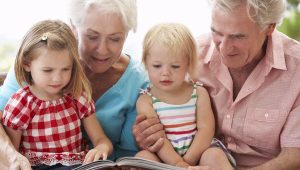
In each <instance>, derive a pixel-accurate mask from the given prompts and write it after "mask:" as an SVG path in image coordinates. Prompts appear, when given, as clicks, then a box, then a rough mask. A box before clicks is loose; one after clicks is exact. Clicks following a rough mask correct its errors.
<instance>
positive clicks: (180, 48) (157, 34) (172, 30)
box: [142, 23, 198, 79]
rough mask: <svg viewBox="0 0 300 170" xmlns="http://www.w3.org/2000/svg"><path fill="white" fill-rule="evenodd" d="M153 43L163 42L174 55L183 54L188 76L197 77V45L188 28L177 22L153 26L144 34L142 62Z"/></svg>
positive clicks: (144, 60) (144, 61)
mask: <svg viewBox="0 0 300 170" xmlns="http://www.w3.org/2000/svg"><path fill="white" fill-rule="evenodd" d="M154 44H163V45H165V46H166V47H167V48H169V51H170V52H172V53H173V54H174V55H184V56H185V57H186V58H187V59H188V67H189V70H188V73H189V76H190V78H192V79H197V78H198V77H197V63H198V62H197V61H198V60H197V55H198V50H197V45H196V41H195V39H194V37H193V35H192V33H191V32H190V30H189V29H188V28H187V27H186V26H185V25H183V24H179V23H162V24H158V25H155V26H153V27H152V28H151V29H150V30H149V31H148V32H147V34H146V36H145V38H144V42H143V53H142V62H143V63H144V65H146V58H147V56H148V55H149V52H150V49H151V47H152V46H153V45H154Z"/></svg>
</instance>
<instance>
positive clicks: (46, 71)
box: [43, 70, 52, 73]
mask: <svg viewBox="0 0 300 170" xmlns="http://www.w3.org/2000/svg"><path fill="white" fill-rule="evenodd" d="M51 71H52V70H43V72H45V73H50V72H51Z"/></svg>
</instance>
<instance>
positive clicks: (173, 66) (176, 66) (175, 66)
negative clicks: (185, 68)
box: [172, 65, 180, 69]
mask: <svg viewBox="0 0 300 170" xmlns="http://www.w3.org/2000/svg"><path fill="white" fill-rule="evenodd" d="M172 68H175V69H176V68H180V66H179V65H172Z"/></svg>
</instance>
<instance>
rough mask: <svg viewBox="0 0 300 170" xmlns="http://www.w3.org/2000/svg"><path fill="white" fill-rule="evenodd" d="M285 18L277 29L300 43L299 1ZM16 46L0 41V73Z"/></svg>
mask: <svg viewBox="0 0 300 170" xmlns="http://www.w3.org/2000/svg"><path fill="white" fill-rule="evenodd" d="M287 2H288V8H287V11H286V16H285V18H284V20H283V22H282V24H281V25H278V26H277V29H278V30H279V31H281V32H283V33H284V34H286V35H288V36H289V37H291V38H294V39H296V40H297V41H299V42H300V0H287ZM16 50H17V44H16V43H14V42H6V41H3V40H2V41H0V73H1V72H6V71H8V69H9V67H10V66H11V64H12V63H13V60H14V56H15V54H16Z"/></svg>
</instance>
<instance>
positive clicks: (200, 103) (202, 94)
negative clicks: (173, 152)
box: [183, 87, 215, 165]
mask: <svg viewBox="0 0 300 170" xmlns="http://www.w3.org/2000/svg"><path fill="white" fill-rule="evenodd" d="M197 95H198V99H197V106H196V108H197V112H196V114H197V133H196V134H195V137H194V140H193V142H192V144H191V146H190V148H189V149H188V151H187V153H186V154H185V155H184V157H183V158H184V160H185V161H186V162H187V163H189V164H190V165H198V163H199V160H200V157H201V155H202V153H203V151H204V150H206V149H207V148H208V147H209V146H210V144H211V141H212V138H213V136H214V132H215V120H214V115H213V112H212V108H211V103H210V98H209V95H208V92H207V91H206V89H205V88H203V87H198V88H197Z"/></svg>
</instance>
